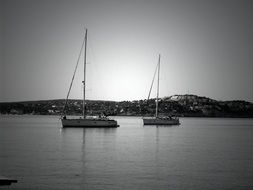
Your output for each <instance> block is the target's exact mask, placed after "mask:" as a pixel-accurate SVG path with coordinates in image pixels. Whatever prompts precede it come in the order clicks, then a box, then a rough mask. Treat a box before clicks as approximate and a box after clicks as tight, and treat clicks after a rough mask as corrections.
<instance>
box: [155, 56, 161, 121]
mask: <svg viewBox="0 0 253 190" xmlns="http://www.w3.org/2000/svg"><path fill="white" fill-rule="evenodd" d="M160 59H161V55H160V54H159V59H158V75H157V94H156V110H155V116H156V117H158V97H159V77H160Z"/></svg>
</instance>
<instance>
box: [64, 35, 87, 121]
mask: <svg viewBox="0 0 253 190" xmlns="http://www.w3.org/2000/svg"><path fill="white" fill-rule="evenodd" d="M84 42H85V37H84V39H83V43H82V46H81V49H80V52H79V55H78V59H77V62H76V66H75V70H74V74H73V76H72V80H71V83H70V86H69V90H68V94H67V98H66V100H65V104H64V107H63V110H62V115H63V114H65V109H66V106H67V103H68V98H69V94H70V90H71V88H72V84H73V81H74V78H75V74H76V70H77V67H78V64H79V61H80V57H81V54H82V50H83V46H84ZM62 115H61V116H62Z"/></svg>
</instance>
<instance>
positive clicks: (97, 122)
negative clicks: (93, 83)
mask: <svg viewBox="0 0 253 190" xmlns="http://www.w3.org/2000/svg"><path fill="white" fill-rule="evenodd" d="M83 47H84V80H83V117H81V118H78V119H75V118H67V117H66V113H65V112H66V106H67V102H68V97H69V93H70V90H71V87H72V83H73V80H74V77H75V73H76V69H77V66H78V63H79V59H80V56H81V52H82V50H83ZM86 48H87V29H86V32H85V38H84V41H83V44H82V47H81V50H80V53H79V57H78V61H77V64H76V67H75V72H74V75H73V77H72V81H71V84H70V88H69V91H68V95H67V98H66V101H65V105H64V109H63V115H62V117H61V121H62V126H63V127H84V128H85V127H87V128H88V127H94V128H111V127H119V125H118V123H117V121H115V120H113V119H109V118H107V117H105V116H99V117H89V116H87V115H86V111H85V110H86V109H85V104H86V102H85V74H86Z"/></svg>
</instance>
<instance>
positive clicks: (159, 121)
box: [143, 54, 180, 125]
mask: <svg viewBox="0 0 253 190" xmlns="http://www.w3.org/2000/svg"><path fill="white" fill-rule="evenodd" d="M160 61H161V55H160V54H159V58H158V63H157V66H156V70H155V74H154V77H153V80H152V84H151V88H150V91H149V95H148V100H149V97H150V93H151V90H152V86H153V83H154V79H155V75H156V72H157V73H158V76H157V94H156V112H155V117H143V124H144V125H180V122H179V119H178V118H177V117H172V116H167V117H159V116H158V97H159V75H160Z"/></svg>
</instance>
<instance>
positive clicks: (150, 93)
mask: <svg viewBox="0 0 253 190" xmlns="http://www.w3.org/2000/svg"><path fill="white" fill-rule="evenodd" d="M158 64H159V63H157V65H156V68H155V73H154V76H153V79H152V83H151V87H150V90H149V93H148V99H147V100H149V98H150V94H151V90H152V87H153V84H154V80H155V75H156V72H157V68H158Z"/></svg>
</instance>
